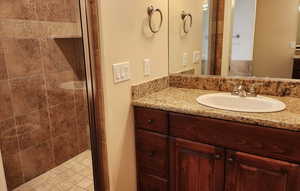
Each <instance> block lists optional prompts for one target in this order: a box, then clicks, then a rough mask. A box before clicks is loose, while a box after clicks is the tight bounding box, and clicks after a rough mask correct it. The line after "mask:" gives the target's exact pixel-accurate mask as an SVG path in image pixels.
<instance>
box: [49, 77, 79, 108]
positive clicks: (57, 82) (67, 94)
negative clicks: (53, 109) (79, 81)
mask: <svg viewBox="0 0 300 191" xmlns="http://www.w3.org/2000/svg"><path fill="white" fill-rule="evenodd" d="M73 81H74V74H73V72H58V73H51V74H46V84H47V94H48V103H49V105H50V106H52V105H57V104H61V103H65V102H68V101H72V100H74V90H73V89H72V88H71V89H68V88H63V85H64V84H65V83H67V82H71V83H72V82H73Z"/></svg>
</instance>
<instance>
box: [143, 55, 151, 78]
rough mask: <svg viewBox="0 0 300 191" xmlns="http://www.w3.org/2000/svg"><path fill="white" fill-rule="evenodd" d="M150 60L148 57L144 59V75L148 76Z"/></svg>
mask: <svg viewBox="0 0 300 191" xmlns="http://www.w3.org/2000/svg"><path fill="white" fill-rule="evenodd" d="M150 68H151V60H150V59H149V58H146V59H144V75H145V76H149V75H150V74H151V69H150Z"/></svg>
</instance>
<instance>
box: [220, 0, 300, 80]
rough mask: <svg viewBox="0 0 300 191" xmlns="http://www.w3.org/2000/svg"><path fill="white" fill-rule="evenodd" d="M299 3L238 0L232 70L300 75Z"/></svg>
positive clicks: (240, 73) (231, 72)
mask: <svg viewBox="0 0 300 191" xmlns="http://www.w3.org/2000/svg"><path fill="white" fill-rule="evenodd" d="M298 6H299V0H289V1H286V0H277V1H275V2H274V1H272V0H235V4H234V9H233V14H232V40H231V42H232V43H231V61H230V64H229V67H228V68H225V69H228V74H229V75H231V76H255V77H275V78H292V77H293V78H299V77H300V73H299V74H297V65H296V63H297V62H299V61H298V60H299V58H298V57H299V56H297V51H296V45H297V39H298V38H299V37H298V36H299V35H298V34H299V33H298V32H297V30H298V20H299V19H298V17H299V9H298ZM283 7H284V10H283ZM293 63H295V65H294V67H293ZM222 64H226V63H222ZM223 68H224V67H223ZM293 68H294V69H295V70H293ZM223 72H224V71H223ZM225 73H227V71H225Z"/></svg>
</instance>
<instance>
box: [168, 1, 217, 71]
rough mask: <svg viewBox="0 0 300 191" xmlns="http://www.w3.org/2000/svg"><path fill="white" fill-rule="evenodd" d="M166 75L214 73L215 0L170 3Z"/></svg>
mask: <svg viewBox="0 0 300 191" xmlns="http://www.w3.org/2000/svg"><path fill="white" fill-rule="evenodd" d="M169 3H170V19H169V20H170V23H169V27H170V34H169V36H170V46H169V47H170V50H169V52H170V73H185V74H198V75H201V74H214V70H215V67H214V64H212V63H214V60H215V49H214V48H215V36H216V35H215V33H216V21H215V20H216V16H214V15H216V10H217V9H216V7H215V5H216V3H215V0H179V1H175V0H170V1H169Z"/></svg>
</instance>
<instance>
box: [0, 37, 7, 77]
mask: <svg viewBox="0 0 300 191" xmlns="http://www.w3.org/2000/svg"><path fill="white" fill-rule="evenodd" d="M6 79H7V69H6V65H5V59H4V50H3V49H1V42H0V80H6Z"/></svg>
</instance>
